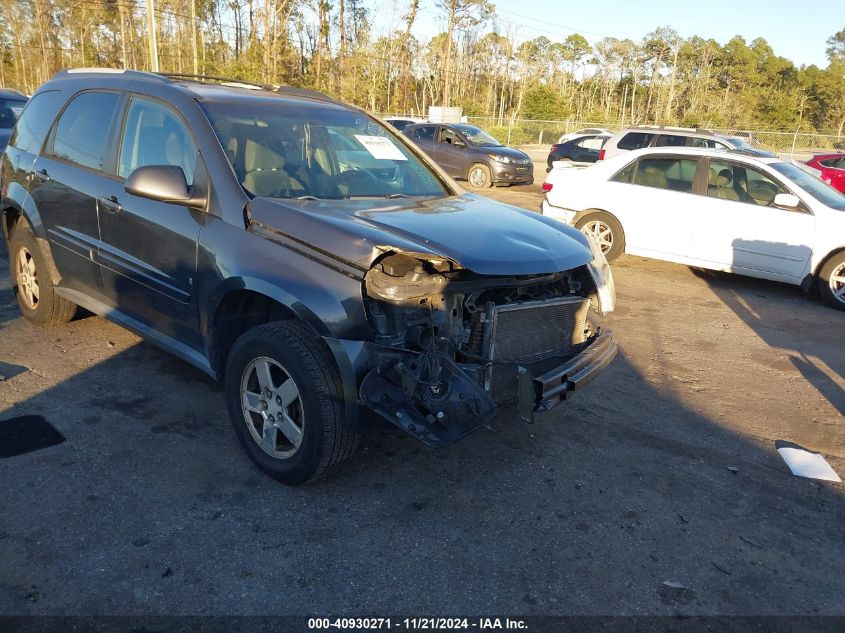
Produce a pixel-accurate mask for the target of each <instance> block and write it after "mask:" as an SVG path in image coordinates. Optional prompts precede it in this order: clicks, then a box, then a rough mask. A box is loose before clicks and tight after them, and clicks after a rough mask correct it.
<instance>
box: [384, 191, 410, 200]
mask: <svg viewBox="0 0 845 633" xmlns="http://www.w3.org/2000/svg"><path fill="white" fill-rule="evenodd" d="M384 197H385V198H387V199H388V200H396V199H397V198H410V196H409V195H408V194H406V193H388V194H386V195H385V196H384Z"/></svg>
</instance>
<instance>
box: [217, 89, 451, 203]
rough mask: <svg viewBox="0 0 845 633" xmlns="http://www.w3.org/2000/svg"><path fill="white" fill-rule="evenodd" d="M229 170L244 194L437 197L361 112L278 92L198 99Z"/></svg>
mask: <svg viewBox="0 0 845 633" xmlns="http://www.w3.org/2000/svg"><path fill="white" fill-rule="evenodd" d="M202 106H203V108H204V110H205V112H206V115H207V116H208V119H209V121H210V122H211V125H212V127H213V128H214V131H215V133H216V134H217V138H218V139H219V140H220V144H221V145H222V146H223V150H224V151H225V152H226V156H227V158H228V159H229V163H230V164H231V165H232V169H233V170H234V172H235V175H236V176H237V178H238V181H239V182H240V183H241V185H242V186H243V188H244V190H245V191H246V192H247V193H248V194H249V195H251V196H262V197H268V198H302V199H309V198H321V199H322V198H331V199H343V198H359V197H383V198H394V197H395V198H402V197H410V196H414V197H416V196H442V195H445V194H446V193H447V192H446V189H445V188H444V186H443V184H442V183H441V182H440V181H439V180H438V178H437V177H436V176H435V175H434V173H433V172H432V171H431V170H430V169H429V168H428V167H426V166H425V164H423V162H422V161H420V160H419V159H418V158H417V157H416V156H415V155H414V154H413V153H412V152H411V151H410V150H409V149H408V148H406V147H405V146H404V145H403V144H402V143H401V142H400V141H398V140H396V138H395V136H394V135H393V134H392V133H390V132H389V131H388V130H386V129H385V128H383V127H382V126H381V125H379V124H378V123H377V122H376V121H375V120H373V119H371V118H370V117H368V116H366V115H365V114H363V113H359V112H354V111H349V110H344V109H341V108H338V107H333V106H328V107H327V106H323V105H315V104H312V103H308V104H302V103H291V102H286V101H282V100H280V99H272V100H270V99H268V100H261V101H259V100H254V101H246V102H244V101H240V102H238V103H230V102H203V103H202Z"/></svg>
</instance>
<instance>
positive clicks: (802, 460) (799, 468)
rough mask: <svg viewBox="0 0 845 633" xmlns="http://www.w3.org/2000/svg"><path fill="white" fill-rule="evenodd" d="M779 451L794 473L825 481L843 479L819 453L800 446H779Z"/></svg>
mask: <svg viewBox="0 0 845 633" xmlns="http://www.w3.org/2000/svg"><path fill="white" fill-rule="evenodd" d="M778 453H780V456H781V457H783V461H785V462H786V465H787V466H789V470H791V471H792V474H793V475H798V476H799V477H809V478H810V479H823V480H824V481H842V480H841V479H840V478H839V475H837V474H836V471H835V470H833V468H831V467H830V464H828V463H827V460H826V459H825V458H824V457H822V456H821V455H819V454H818V453H811V452H809V451H802V450H801V449H800V448H786V447H784V448H779V449H778Z"/></svg>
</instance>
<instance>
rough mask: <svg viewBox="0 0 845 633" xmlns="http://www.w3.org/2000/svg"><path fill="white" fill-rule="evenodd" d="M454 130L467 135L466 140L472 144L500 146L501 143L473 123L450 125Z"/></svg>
mask: <svg viewBox="0 0 845 633" xmlns="http://www.w3.org/2000/svg"><path fill="white" fill-rule="evenodd" d="M452 127H454V128H455V129H456V130H459V131H460V132H461V134H463V135H464V136H466V137H467V140H468V141H469V142H470V143H472V144H473V145H477V146H479V147H501V146H502V144H501V143H500V142H499V141H497V140H496V139H494V138H493V137H492V136H490V135H489V134H488V133H487V132H485V131H484V130H482V129H481V128H480V127H475V126H474V125H454V126H452Z"/></svg>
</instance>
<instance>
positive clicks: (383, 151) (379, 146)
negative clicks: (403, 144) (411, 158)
mask: <svg viewBox="0 0 845 633" xmlns="http://www.w3.org/2000/svg"><path fill="white" fill-rule="evenodd" d="M355 138H357V139H358V142H359V143H361V145H363V146H364V149H366V150H367V151H368V152H369V153H370V154H372V156H373V158H378V159H380V160H408V159H407V158H406V157H405V155H404V154H403V153H402V152H401V151H400V150H399V148H398V147H396V146H395V145H394V144H393V142H392V141H391V140H390V139H389V138H387V137H386V136H366V135H364V134H356V135H355Z"/></svg>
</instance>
